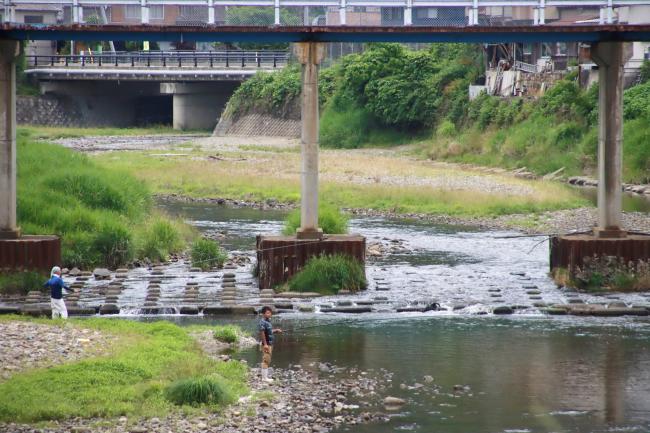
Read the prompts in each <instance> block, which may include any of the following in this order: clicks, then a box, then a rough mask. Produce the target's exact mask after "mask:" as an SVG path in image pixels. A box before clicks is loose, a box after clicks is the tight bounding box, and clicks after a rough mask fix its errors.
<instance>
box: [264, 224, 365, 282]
mask: <svg viewBox="0 0 650 433" xmlns="http://www.w3.org/2000/svg"><path fill="white" fill-rule="evenodd" d="M321 254H327V255H332V254H343V255H347V256H350V257H352V258H354V259H356V260H358V261H359V262H361V263H362V264H365V260H366V238H364V237H363V236H359V235H324V236H323V238H322V239H298V238H297V237H296V236H257V264H258V266H259V282H260V290H265V289H272V288H273V287H275V286H277V285H279V284H282V283H285V282H286V281H287V280H289V278H291V277H292V276H293V275H294V274H296V273H297V272H298V271H299V270H300V269H302V267H303V266H304V265H305V263H306V262H307V260H309V259H310V258H312V257H317V256H320V255H321Z"/></svg>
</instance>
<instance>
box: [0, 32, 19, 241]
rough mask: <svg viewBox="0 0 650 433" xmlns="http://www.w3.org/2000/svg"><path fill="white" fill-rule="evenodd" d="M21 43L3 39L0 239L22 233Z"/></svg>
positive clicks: (0, 63)
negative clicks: (19, 214)
mask: <svg viewBox="0 0 650 433" xmlns="http://www.w3.org/2000/svg"><path fill="white" fill-rule="evenodd" d="M19 53H20V43H19V42H18V41H12V40H2V41H0V239H15V238H18V237H20V230H19V229H18V226H17V221H16V59H17V58H18V55H19Z"/></svg>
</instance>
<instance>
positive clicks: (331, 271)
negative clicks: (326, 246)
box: [287, 255, 367, 295]
mask: <svg viewBox="0 0 650 433" xmlns="http://www.w3.org/2000/svg"><path fill="white" fill-rule="evenodd" d="M366 285H367V282H366V274H365V271H364V268H363V266H362V265H361V264H360V263H359V262H358V261H356V260H355V259H353V258H350V257H348V256H343V255H331V256H327V255H323V256H320V257H314V258H312V259H310V260H309V261H308V262H307V264H306V265H305V267H304V268H302V269H301V270H300V272H298V273H297V274H296V275H294V276H293V277H292V278H291V279H290V280H289V281H288V283H287V286H288V288H289V289H290V290H292V291H296V292H318V293H321V294H323V295H335V294H337V293H338V292H339V291H341V290H349V291H351V292H357V291H359V290H363V289H365V288H366Z"/></svg>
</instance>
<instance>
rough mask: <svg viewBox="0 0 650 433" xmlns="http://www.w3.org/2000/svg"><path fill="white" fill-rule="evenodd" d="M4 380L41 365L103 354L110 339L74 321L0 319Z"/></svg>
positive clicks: (1, 374)
mask: <svg viewBox="0 0 650 433" xmlns="http://www.w3.org/2000/svg"><path fill="white" fill-rule="evenodd" d="M0 335H2V338H1V339H0V380H2V379H8V378H10V377H11V376H13V375H14V374H16V373H18V372H20V371H23V370H28V369H32V368H37V367H50V366H55V365H58V364H61V363H64V362H71V361H75V360H78V359H81V358H85V357H88V356H91V355H96V354H99V353H100V351H101V348H105V347H107V345H108V343H109V340H108V338H107V337H106V336H105V335H103V334H101V333H100V332H98V331H93V330H91V329H78V328H75V327H73V326H71V325H70V324H62V326H56V325H54V326H52V325H43V324H38V323H32V322H20V321H15V322H0Z"/></svg>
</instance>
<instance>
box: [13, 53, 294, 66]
mask: <svg viewBox="0 0 650 433" xmlns="http://www.w3.org/2000/svg"><path fill="white" fill-rule="evenodd" d="M25 57H26V62H27V65H28V66H29V67H30V68H39V67H79V68H84V67H86V66H88V67H90V66H92V67H114V68H118V67H131V68H136V67H137V68H143V67H145V68H184V67H193V68H224V67H225V68H230V67H241V68H278V67H282V66H284V65H286V64H287V62H288V61H289V53H288V52H287V51H196V52H192V51H180V52H175V51H136V52H115V53H85V54H75V55H28V56H25Z"/></svg>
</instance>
